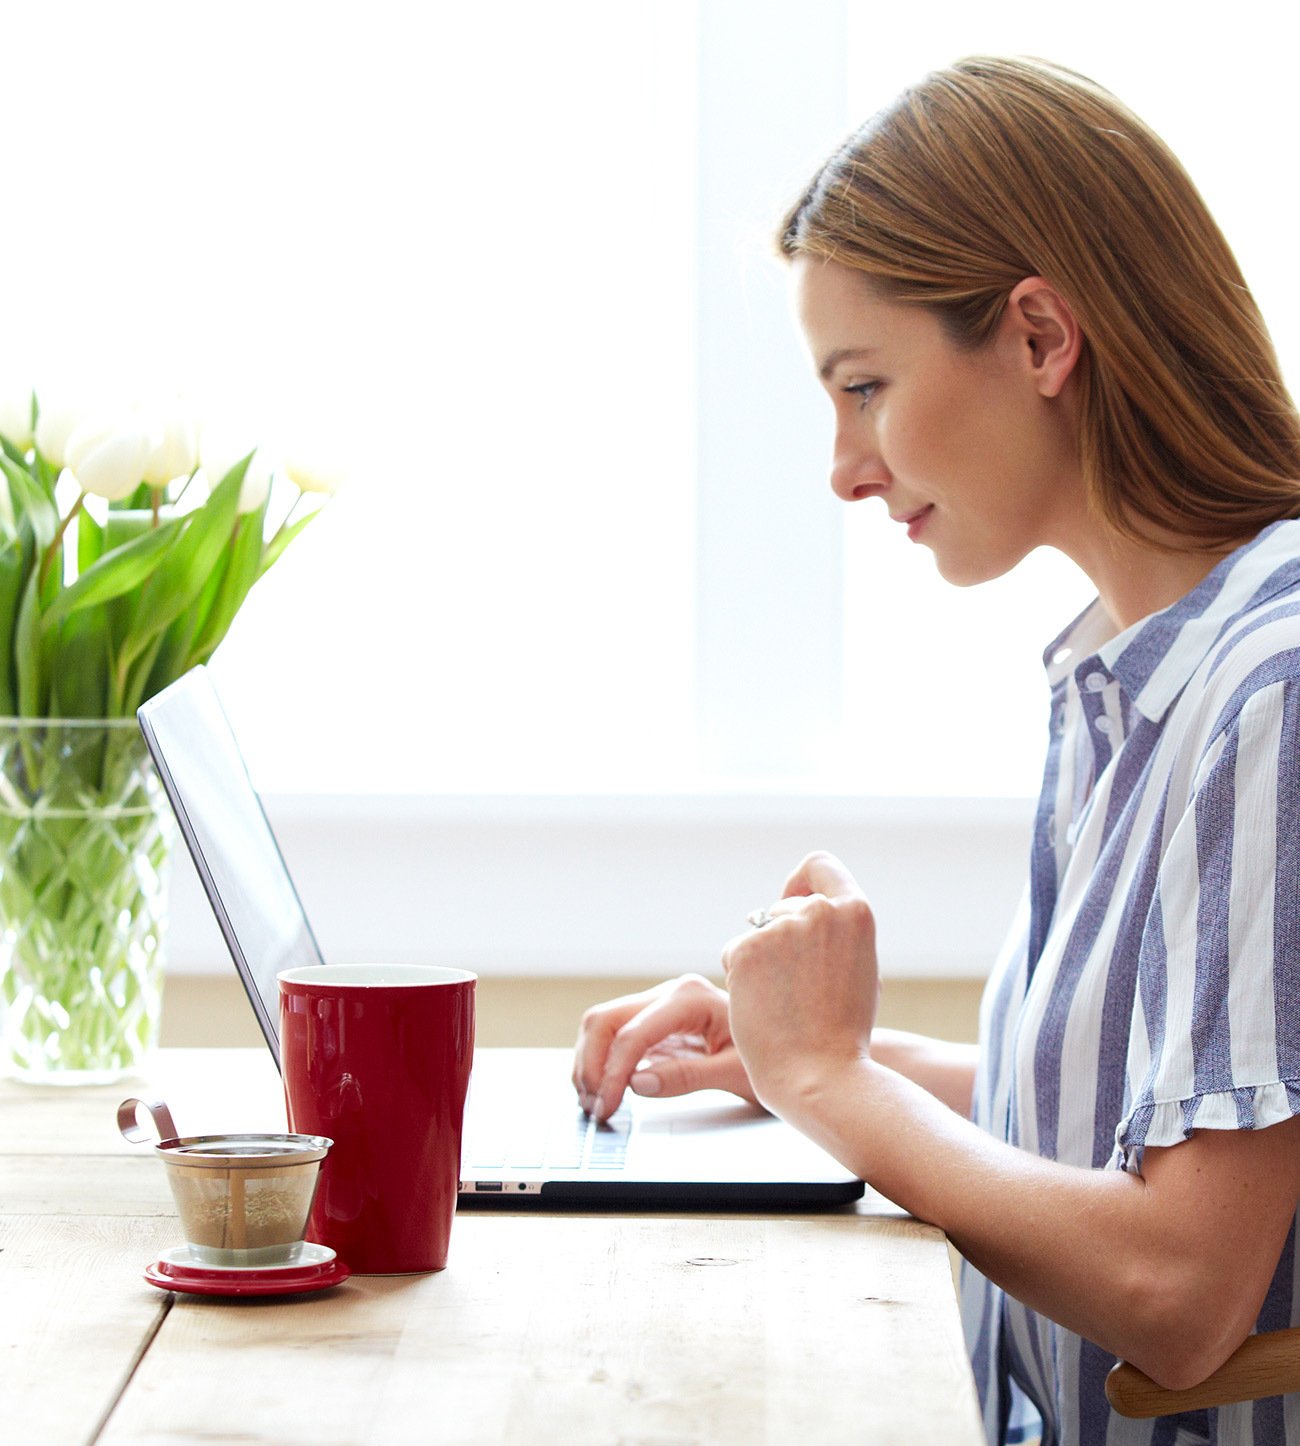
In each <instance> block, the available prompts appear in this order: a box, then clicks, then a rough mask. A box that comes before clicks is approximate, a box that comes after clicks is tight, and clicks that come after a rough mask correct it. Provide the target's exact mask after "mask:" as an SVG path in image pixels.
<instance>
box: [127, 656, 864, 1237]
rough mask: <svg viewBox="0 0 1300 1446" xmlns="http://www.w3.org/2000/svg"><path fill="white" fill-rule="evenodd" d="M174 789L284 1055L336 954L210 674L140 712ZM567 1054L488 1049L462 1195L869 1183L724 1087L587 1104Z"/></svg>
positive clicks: (186, 680) (787, 1195)
mask: <svg viewBox="0 0 1300 1446" xmlns="http://www.w3.org/2000/svg"><path fill="white" fill-rule="evenodd" d="M138 717H139V721H140V728H141V731H142V732H143V734H144V737H145V741H146V743H147V744H148V746H149V751H150V753H151V754H152V755H153V760H154V763H155V764H156V765H157V769H158V774H159V776H160V778H161V779H162V784H163V787H164V788H165V789H166V792H167V796H168V798H169V799H170V800H171V804H172V808H173V809H174V811H175V813H176V819H177V822H178V824H179V826H180V830H181V834H182V836H183V837H184V839H185V842H186V844H187V845H188V847H189V850H190V853H191V855H192V856H193V859H194V863H195V866H196V868H197V870H198V874H199V878H200V880H201V881H202V884H203V888H204V890H205V892H206V893H207V896H208V900H209V902H210V903H211V905H212V910H213V913H214V914H215V915H216V918H217V923H218V925H219V926H220V928H221V933H222V936H223V937H224V939H225V941H226V945H227V947H228V949H229V950H230V957H231V959H232V960H233V961H234V965H235V968H236V969H237V970H238V972H239V977H240V979H241V980H242V981H243V985H244V989H245V990H246V992H247V994H248V999H249V1003H250V1004H251V1006H252V1009H253V1013H254V1014H255V1015H256V1016H257V1022H258V1024H259V1025H260V1026H261V1029H262V1033H263V1035H264V1036H265V1038H266V1043H267V1045H268V1047H269V1048H270V1050H271V1054H272V1056H273V1057H274V1059H275V1062H276V1067H277V1068H279V1065H280V1039H279V992H278V986H277V983H276V976H277V975H278V974H279V973H280V972H281V971H282V970H285V969H293V968H297V967H300V966H303V965H316V964H324V963H325V960H324V958H323V957H322V955H321V951H320V948H319V947H318V945H317V942H316V938H315V935H314V934H313V933H312V928H311V924H310V923H309V922H308V919H307V915H306V913H305V912H304V910H303V907H302V903H301V901H300V899H299V897H298V892H297V890H296V889H295V888H294V885H293V881H292V879H291V878H290V876H289V871H288V869H287V867H286V866H285V862H284V858H283V856H282V855H281V852H280V847H279V844H278V843H277V842H276V839H275V835H274V833H273V832H272V830H271V826H270V823H269V822H268V820H267V817H266V813H265V810H264V809H263V807H262V802H261V799H260V798H259V797H258V795H257V793H256V792H255V790H254V788H253V785H252V781H251V780H250V778H249V775H248V769H247V767H246V766H245V764H244V760H243V757H242V755H241V753H240V750H239V745H238V743H237V742H236V740H235V735H234V733H233V731H232V730H231V727H230V723H229V722H228V720H227V718H226V715H225V711H224V709H223V708H222V706H221V702H220V699H219V698H218V696H217V692H216V689H215V688H214V686H213V684H212V680H211V678H210V677H209V675H208V673H207V671H206V669H205V668H203V667H197V668H194V669H192V670H191V671H190V672H188V673H187V674H185V676H184V677H183V678H180V679H179V680H178V681H177V682H175V683H173V684H172V685H171V686H170V687H168V688H165V689H164V690H163V691H162V692H161V693H159V694H157V695H156V696H155V697H154V698H152V699H151V700H150V701H149V702H147V703H145V704H144V706H143V707H142V708H140V710H139V713H138ZM569 1068H570V1065H569V1061H568V1060H567V1058H566V1057H565V1055H564V1053H563V1051H558V1050H526V1049H524V1050H510V1049H490V1050H480V1051H478V1052H477V1053H476V1055H475V1059H474V1067H473V1072H472V1076H471V1081H470V1093H469V1099H468V1101H467V1104H466V1113H465V1137H464V1147H463V1151H462V1167H461V1185H460V1203H461V1204H462V1205H494V1204H496V1205H503V1204H507V1203H508V1204H510V1205H511V1206H513V1207H515V1208H518V1207H520V1206H525V1205H528V1204H538V1205H545V1206H548V1207H549V1206H551V1205H554V1204H566V1203H567V1204H573V1205H579V1206H584V1207H600V1206H610V1207H615V1208H620V1209H640V1208H645V1207H653V1206H667V1207H678V1208H682V1207H689V1208H704V1209H709V1208H726V1207H741V1208H744V1207H749V1208H758V1209H781V1208H787V1207H809V1206H820V1207H826V1206H830V1205H837V1204H843V1203H846V1202H848V1201H852V1200H856V1199H858V1198H860V1197H861V1195H862V1194H863V1188H864V1187H863V1184H862V1181H861V1180H859V1179H857V1178H856V1177H855V1176H854V1175H852V1174H851V1173H849V1172H848V1171H846V1170H845V1169H844V1167H843V1166H842V1165H840V1164H839V1163H838V1162H837V1161H835V1160H834V1159H832V1158H831V1156H829V1155H828V1154H826V1153H825V1152H824V1151H823V1150H821V1149H820V1148H819V1147H818V1146H816V1145H814V1144H813V1143H812V1142H811V1141H810V1140H808V1139H806V1138H805V1137H804V1136H802V1135H801V1134H799V1133H798V1131H796V1130H794V1129H792V1128H791V1127H790V1126H789V1125H786V1124H784V1123H783V1122H782V1121H781V1120H778V1119H776V1118H775V1117H773V1116H771V1115H769V1114H767V1113H766V1111H764V1110H761V1109H759V1108H758V1107H757V1106H753V1105H749V1104H746V1103H745V1102H744V1101H742V1100H739V1099H737V1098H736V1097H735V1096H733V1095H730V1094H727V1093H725V1092H723V1091H718V1090H702V1091H699V1092H698V1093H696V1094H692V1095H687V1096H683V1097H681V1098H679V1099H642V1098H641V1097H639V1096H634V1095H632V1094H631V1093H630V1092H629V1094H628V1095H627V1096H626V1097H625V1100H624V1102H623V1104H622V1105H620V1107H619V1109H618V1110H617V1112H616V1113H615V1114H614V1115H613V1116H612V1117H611V1119H610V1120H609V1121H608V1122H605V1123H601V1124H597V1123H596V1122H595V1121H593V1120H590V1119H588V1118H587V1117H586V1116H585V1115H584V1114H583V1113H582V1111H581V1109H580V1108H579V1107H578V1103H577V1099H576V1097H575V1095H574V1092H573V1086H572V1084H571V1083H570V1082H569Z"/></svg>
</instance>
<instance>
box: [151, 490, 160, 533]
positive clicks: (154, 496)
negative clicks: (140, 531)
mask: <svg viewBox="0 0 1300 1446" xmlns="http://www.w3.org/2000/svg"><path fill="white" fill-rule="evenodd" d="M161 506H162V488H161V487H151V488H150V489H149V508H150V511H151V512H152V513H153V522H152V524H151V525H152V526H154V527H157V526H158V511H159V508H160V507H161Z"/></svg>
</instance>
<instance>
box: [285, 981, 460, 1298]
mask: <svg viewBox="0 0 1300 1446" xmlns="http://www.w3.org/2000/svg"><path fill="white" fill-rule="evenodd" d="M278 977H279V981H280V1069H281V1072H282V1073H283V1075H284V1095H285V1102H286V1104H287V1106H288V1111H289V1128H290V1129H291V1130H292V1131H294V1132H295V1133H298V1134H309V1135H326V1136H328V1137H329V1138H330V1139H332V1140H333V1141H334V1148H333V1149H332V1150H331V1151H330V1153H329V1155H328V1156H327V1158H326V1160H325V1164H324V1168H323V1169H322V1171H321V1177H320V1185H319V1187H318V1188H317V1191H316V1199H315V1201H314V1203H313V1204H312V1210H311V1216H310V1218H309V1220H308V1224H307V1235H306V1238H307V1239H308V1240H314V1241H316V1242H317V1243H318V1244H320V1245H328V1246H330V1247H331V1248H332V1249H333V1250H334V1251H335V1252H336V1253H337V1255H338V1257H339V1259H341V1260H342V1261H344V1262H345V1263H346V1265H347V1266H348V1268H349V1269H350V1270H351V1271H352V1272H353V1273H354V1274H358V1275H404V1274H408V1273H412V1272H415V1271H424V1270H441V1269H442V1268H443V1267H444V1266H445V1265H446V1264H447V1246H448V1242H449V1240H450V1237H451V1221H452V1216H453V1215H454V1214H455V1211H456V1195H457V1192H458V1190H459V1188H460V1137H461V1125H462V1121H463V1119H464V1111H465V1093H466V1090H467V1089H468V1088H469V1074H470V1065H471V1064H472V1062H473V1056H474V985H475V982H476V977H475V975H473V974H470V973H467V972H466V971H465V970H463V969H440V968H436V967H434V966H433V965H424V964H325V965H316V966H312V967H311V968H307V969H289V970H286V971H285V972H284V973H283V974H280V975H279V976H278Z"/></svg>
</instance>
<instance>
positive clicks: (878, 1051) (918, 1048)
mask: <svg viewBox="0 0 1300 1446" xmlns="http://www.w3.org/2000/svg"><path fill="white" fill-rule="evenodd" d="M871 1057H872V1058H873V1059H875V1060H877V1061H879V1063H881V1064H883V1065H885V1066H886V1067H887V1068H889V1069H892V1070H894V1071H896V1072H897V1073H898V1074H901V1075H903V1076H904V1077H905V1078H907V1079H910V1080H912V1081H913V1082H914V1083H915V1084H918V1085H920V1086H921V1088H922V1089H923V1090H927V1091H928V1092H929V1093H930V1094H932V1095H933V1096H934V1097H935V1098H936V1099H939V1100H942V1101H943V1102H944V1104H946V1105H947V1106H948V1108H949V1109H951V1110H956V1112H957V1113H958V1114H959V1115H961V1116H962V1117H963V1118H969V1117H970V1113H971V1099H972V1096H973V1095H974V1092H975V1066H976V1064H977V1063H978V1061H979V1046H978V1045H974V1044H954V1043H952V1042H951V1041H949V1040H946V1039H931V1038H930V1037H929V1036H927V1035H924V1034H909V1033H907V1032H906V1031H905V1030H901V1029H876V1030H874V1031H873V1032H872V1035H871Z"/></svg>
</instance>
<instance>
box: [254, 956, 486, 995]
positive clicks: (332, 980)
mask: <svg viewBox="0 0 1300 1446" xmlns="http://www.w3.org/2000/svg"><path fill="white" fill-rule="evenodd" d="M349 971H358V972H362V971H383V972H384V973H386V974H388V975H389V976H390V977H388V978H369V979H367V978H356V977H354V978H351V979H340V978H339V977H338V976H339V975H340V974H346V973H348V972H349ZM408 971H409V973H410V974H411V976H412V977H411V978H407V979H403V978H401V977H400V976H401V975H402V974H404V973H407V972H408ZM394 974H395V975H397V976H399V977H396V978H394V977H391V976H392V975H394ZM275 977H276V982H277V983H278V984H279V985H280V987H281V990H284V989H285V988H286V987H287V986H292V985H297V986H298V987H299V988H303V989H307V988H312V989H327V990H331V991H342V990H352V989H367V990H369V989H441V988H445V987H446V986H447V985H449V984H475V983H477V982H478V975H477V974H475V973H473V972H472V971H471V970H469V969H456V968H453V967H451V966H449V965H444V964H395V963H394V964H383V963H376V962H368V963H362V964H303V965H300V966H298V967H297V968H295V969H282V970H281V971H280V972H279V973H278V974H277V975H276V976H275Z"/></svg>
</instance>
